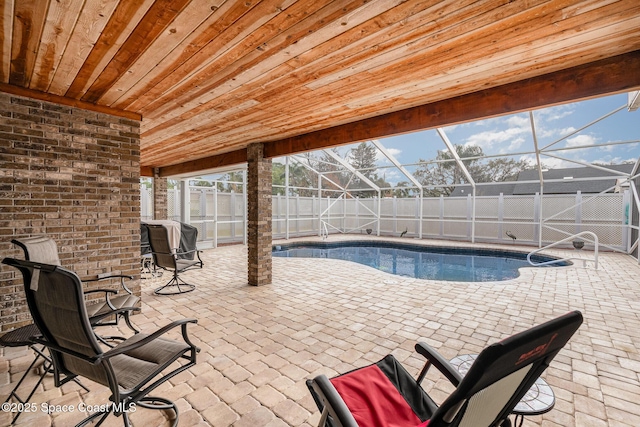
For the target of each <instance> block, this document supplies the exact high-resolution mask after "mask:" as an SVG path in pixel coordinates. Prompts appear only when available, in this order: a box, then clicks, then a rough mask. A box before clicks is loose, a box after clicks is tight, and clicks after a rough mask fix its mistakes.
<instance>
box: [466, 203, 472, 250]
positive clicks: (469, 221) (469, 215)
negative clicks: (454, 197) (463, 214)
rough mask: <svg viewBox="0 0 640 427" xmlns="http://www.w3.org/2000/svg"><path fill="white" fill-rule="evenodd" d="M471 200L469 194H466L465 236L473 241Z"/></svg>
mask: <svg viewBox="0 0 640 427" xmlns="http://www.w3.org/2000/svg"><path fill="white" fill-rule="evenodd" d="M472 228H473V200H472V199H471V194H467V237H468V238H470V239H471V240H472V241H473V233H472Z"/></svg>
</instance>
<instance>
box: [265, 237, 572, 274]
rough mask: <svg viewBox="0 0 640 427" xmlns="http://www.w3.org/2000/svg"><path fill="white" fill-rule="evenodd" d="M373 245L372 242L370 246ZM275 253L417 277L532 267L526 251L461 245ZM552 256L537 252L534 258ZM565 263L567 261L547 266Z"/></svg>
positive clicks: (315, 247)
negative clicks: (346, 263) (330, 260)
mask: <svg viewBox="0 0 640 427" xmlns="http://www.w3.org/2000/svg"><path fill="white" fill-rule="evenodd" d="M374 245H375V246H374ZM273 256H275V257H303V258H332V259H340V260H346V261H352V262H357V263H359V264H364V265H367V266H369V267H373V268H375V269H378V270H382V271H386V272H387V273H391V274H396V275H399V276H405V277H415V278H419V279H432V280H447V281H456V282H492V281H501V280H509V279H515V278H516V277H518V276H519V275H520V271H519V269H520V268H523V267H529V268H543V267H532V266H531V265H530V264H529V263H528V262H527V254H525V253H520V252H509V251H493V250H478V249H463V248H442V247H416V246H412V245H399V244H395V243H387V242H376V243H371V242H366V246H365V244H355V243H352V242H349V243H346V242H341V243H329V244H328V243H324V244H304V245H286V246H284V245H283V246H275V247H274V249H273ZM552 259H554V258H550V257H545V256H538V257H537V258H536V257H534V258H532V261H534V262H543V261H549V260H552ZM559 265H569V263H568V262H561V263H558V264H551V265H550V266H551V267H552V266H559Z"/></svg>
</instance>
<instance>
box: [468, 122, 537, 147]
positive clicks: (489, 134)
mask: <svg viewBox="0 0 640 427" xmlns="http://www.w3.org/2000/svg"><path fill="white" fill-rule="evenodd" d="M526 132H527V129H526V128H521V127H512V128H508V129H505V130H491V131H485V132H480V133H476V134H474V135H471V136H469V137H468V138H467V141H466V142H465V145H467V146H469V145H478V146H480V147H482V149H483V150H485V149H492V148H494V147H495V146H497V145H500V144H502V143H505V142H508V141H511V140H513V139H522V136H520V135H522V134H524V133H526Z"/></svg>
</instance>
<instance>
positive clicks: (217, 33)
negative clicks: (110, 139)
mask: <svg viewBox="0 0 640 427" xmlns="http://www.w3.org/2000/svg"><path fill="white" fill-rule="evenodd" d="M265 1H278V0H265ZM260 4H261V2H260V1H257V2H253V3H252V2H242V1H240V2H237V1H234V2H232V3H230V6H231V7H230V8H229V9H228V10H227V11H226V13H225V14H224V15H222V16H221V17H220V18H219V19H218V20H217V21H216V22H214V23H213V24H212V25H211V26H210V28H209V31H207V32H206V33H203V34H202V36H201V38H200V39H199V40H198V49H197V50H196V51H194V52H191V51H188V52H187V53H186V54H185V55H184V57H180V58H179V59H178V60H177V61H176V62H179V64H171V66H170V68H171V70H172V71H171V72H170V73H168V72H165V73H163V74H161V75H160V76H158V77H157V78H156V79H154V80H153V81H152V82H151V83H150V84H149V85H148V86H147V88H146V89H145V93H144V94H142V95H141V96H139V97H137V98H135V99H133V100H132V102H131V103H130V104H128V105H127V108H129V109H134V110H136V111H141V112H142V113H143V114H147V113H148V111H144V110H143V108H145V107H147V108H148V105H149V103H150V102H153V101H155V100H157V99H160V98H161V97H162V96H163V94H165V93H166V92H167V91H169V90H171V88H173V87H174V86H175V85H177V84H179V83H180V82H182V81H183V80H184V79H185V78H186V77H187V76H188V75H189V74H190V73H191V70H193V69H194V68H196V67H199V66H200V64H201V63H202V62H212V61H214V60H215V58H216V57H217V53H218V50H219V48H220V38H223V39H224V38H225V37H226V38H229V37H230V38H231V39H233V38H234V37H235V34H237V33H238V32H241V31H242V28H234V25H233V24H235V23H236V22H237V21H238V20H239V19H241V18H242V17H243V16H244V15H245V14H247V13H248V12H249V11H250V10H252V9H253V8H254V7H256V6H258V5H260ZM246 24H247V25H250V23H246ZM233 33H235V34H233ZM200 43H202V46H200ZM222 46H224V42H223V43H222Z"/></svg>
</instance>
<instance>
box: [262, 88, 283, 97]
mask: <svg viewBox="0 0 640 427" xmlns="http://www.w3.org/2000/svg"><path fill="white" fill-rule="evenodd" d="M274 90H275V91H277V92H279V91H280V90H281V89H280V88H277V89H274ZM266 96H268V94H267V95H265V97H266ZM259 99H260V98H259Z"/></svg>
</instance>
